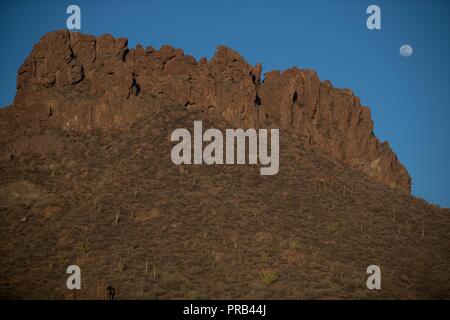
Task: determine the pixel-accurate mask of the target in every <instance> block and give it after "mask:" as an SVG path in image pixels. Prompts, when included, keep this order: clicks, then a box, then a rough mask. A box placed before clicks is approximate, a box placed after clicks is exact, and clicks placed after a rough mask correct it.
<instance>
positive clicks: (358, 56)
mask: <svg viewBox="0 0 450 320" xmlns="http://www.w3.org/2000/svg"><path fill="white" fill-rule="evenodd" d="M70 4H77V5H79V6H80V7H81V15H82V25H81V27H82V30H81V31H82V32H84V33H89V34H94V35H101V34H103V33H111V34H112V35H114V36H123V37H127V38H128V39H129V46H130V47H134V46H135V45H136V44H137V43H140V44H143V45H144V46H146V45H153V46H154V47H160V46H161V45H163V44H171V45H173V46H175V47H180V48H183V49H184V51H185V52H186V53H188V54H192V55H193V56H195V57H196V58H200V57H202V56H206V57H208V58H210V57H211V56H212V55H213V54H214V51H215V48H216V47H217V45H220V44H224V45H227V46H230V47H232V48H233V49H235V50H237V51H239V52H240V53H241V54H242V55H243V56H244V57H245V58H246V59H247V61H248V62H250V63H252V64H255V63H257V62H261V63H262V65H263V68H264V70H263V71H268V70H273V69H279V70H280V69H286V68H289V67H291V66H294V65H296V66H298V67H300V68H312V69H315V70H316V71H317V72H318V74H319V76H320V78H321V79H322V80H325V79H328V80H331V82H332V83H333V85H334V86H335V87H341V88H351V89H352V90H353V91H354V92H355V94H356V95H358V96H359V97H360V98H361V101H362V103H363V105H366V106H369V107H370V108H371V110H372V117H373V120H374V122H375V134H376V135H377V136H378V137H379V138H380V139H381V140H387V141H389V143H390V145H391V146H392V148H393V149H394V151H395V152H396V153H397V155H398V157H399V159H400V160H401V162H402V163H403V164H404V165H405V166H406V167H407V169H408V171H409V173H410V175H411V176H412V179H413V194H414V195H416V196H420V197H422V198H425V199H426V200H428V201H430V202H432V203H435V204H439V205H441V206H447V207H448V206H449V205H450V188H449V181H450V169H449V166H448V164H449V163H450V152H449V143H448V138H449V136H450V135H449V133H450V128H449V120H450V90H449V89H450V61H449V58H450V54H449V53H450V51H449V50H450V43H449V39H450V34H449V33H450V1H446V0H431V1H420V0H417V1H414V0H410V1H406V0H403V1H402V0H396V1H384V0H383V1H380V0H378V1H375V0H371V1H365V0H353V1H352V0H334V1H333V0H328V1H325V0H308V1H300V0H295V1H294V0H293V1H282V0H279V1H263V0H257V1H256V0H255V1H253V0H250V1H211V0H208V1H206V0H205V1H132V0H131V1H31V0H29V1H20V0H18V1H2V2H1V4H0V13H1V19H0V43H2V50H0V61H1V62H0V63H1V70H2V73H1V75H0V105H1V106H6V105H8V104H10V103H11V102H12V100H13V97H14V94H15V81H16V72H17V69H18V67H19V66H20V65H21V64H22V62H23V60H24V59H25V57H26V56H27V55H28V54H29V52H30V50H31V48H32V46H33V44H34V43H36V42H37V41H38V40H39V38H40V37H41V36H42V35H43V34H44V33H46V32H49V31H53V30H56V29H62V28H65V21H66V18H67V14H66V8H67V6H68V5H70ZM370 4H377V5H379V6H380V7H381V19H382V21H381V27H382V29H381V30H375V31H371V30H368V29H367V28H366V19H367V17H368V15H367V14H366V8H367V7H368V6H369V5H370ZM405 43H408V44H410V45H411V46H412V47H413V49H414V53H413V55H412V56H410V57H408V58H404V57H401V56H400V55H399V48H400V46H401V45H402V44H405Z"/></svg>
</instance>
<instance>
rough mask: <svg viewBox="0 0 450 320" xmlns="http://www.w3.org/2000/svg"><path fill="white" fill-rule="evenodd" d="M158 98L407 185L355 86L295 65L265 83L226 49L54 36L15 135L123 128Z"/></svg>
mask: <svg viewBox="0 0 450 320" xmlns="http://www.w3.org/2000/svg"><path fill="white" fill-rule="evenodd" d="M162 102H164V103H162ZM156 104H158V105H160V106H161V105H164V106H169V105H170V106H179V107H181V108H183V109H184V110H187V111H189V110H197V111H202V112H204V114H205V115H206V116H208V117H212V118H221V119H224V120H227V121H229V122H230V123H231V124H233V125H235V126H236V127H280V128H281V129H282V130H284V131H289V132H291V133H292V134H295V135H297V136H298V138H299V139H304V140H305V141H307V142H308V143H310V144H311V145H315V146H317V147H319V148H320V149H321V150H323V151H325V152H326V153H328V154H330V155H332V156H333V157H335V158H337V159H339V160H342V161H343V162H344V163H347V164H349V165H351V166H352V167H354V168H357V169H360V170H362V171H363V172H365V173H367V174H368V175H369V176H371V177H373V178H374V179H376V180H378V181H381V182H383V183H385V184H387V185H389V186H391V187H394V188H397V189H400V190H403V191H405V192H409V191H410V185H411V180H410V177H409V175H408V173H407V171H406V169H405V168H404V167H403V165H402V164H401V163H400V162H399V161H398V159H397V157H396V155H395V154H394V152H393V151H392V150H391V148H390V147H389V145H388V143H387V142H383V143H381V142H380V141H379V140H378V139H377V138H376V137H375V136H374V134H373V122H372V120H371V117H370V110H369V109H368V108H367V107H364V106H361V104H360V100H359V98H358V97H356V96H354V95H353V93H352V92H351V91H350V90H348V89H336V88H333V87H332V85H331V83H330V82H329V81H320V79H319V77H318V76H317V74H316V73H315V72H314V71H312V70H301V69H298V68H295V67H294V68H291V69H288V70H285V71H281V72H280V71H271V72H268V73H266V74H265V77H264V79H263V78H262V67H261V65H260V64H257V65H256V66H251V65H249V64H248V63H247V62H246V61H245V60H244V59H243V58H242V57H241V56H240V55H239V54H238V53H237V52H235V51H233V50H231V49H229V48H226V47H223V46H220V47H218V49H217V52H216V53H215V55H214V57H213V58H212V59H211V60H210V61H207V60H206V59H205V58H202V59H200V60H199V61H196V59H194V58H193V57H192V56H189V55H185V54H184V53H183V51H182V50H180V49H175V48H172V47H170V46H163V47H161V48H160V50H155V49H154V48H153V47H147V48H144V47H142V46H140V45H138V46H137V47H136V48H135V49H129V48H128V46H127V40H126V39H124V38H119V39H115V38H113V37H112V36H110V35H103V36H101V37H94V36H90V35H84V34H80V33H73V32H68V31H56V32H52V33H48V34H46V35H45V36H44V37H42V39H41V40H40V42H39V43H37V44H36V45H35V46H34V48H33V50H32V52H31V54H30V55H29V56H28V57H27V59H26V60H25V62H24V64H23V65H22V66H21V67H20V69H19V72H18V78H17V94H16V97H15V99H14V102H13V105H12V106H11V107H10V108H11V109H13V110H14V115H15V125H16V127H17V128H18V129H17V130H16V134H17V135H18V136H24V135H25V136H30V135H33V132H37V131H38V130H40V129H41V128H43V127H60V128H64V129H67V130H77V131H88V130H91V129H94V128H101V129H118V130H121V129H126V128H127V127H128V126H129V125H130V124H131V123H132V122H133V121H135V120H136V119H138V118H139V116H140V115H142V114H145V113H146V112H148V110H149V109H151V108H152V107H154V106H155V105H156ZM9 113H11V112H9ZM17 141H18V140H17ZM281 147H282V146H281Z"/></svg>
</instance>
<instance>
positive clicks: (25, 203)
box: [0, 110, 450, 299]
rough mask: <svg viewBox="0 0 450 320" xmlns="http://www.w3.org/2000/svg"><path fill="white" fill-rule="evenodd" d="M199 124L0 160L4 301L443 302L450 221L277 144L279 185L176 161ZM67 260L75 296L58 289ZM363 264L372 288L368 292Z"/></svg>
mask: <svg viewBox="0 0 450 320" xmlns="http://www.w3.org/2000/svg"><path fill="white" fill-rule="evenodd" d="M201 116H202V115H199V114H193V113H183V112H180V111H177V112H171V111H170V110H167V111H164V112H159V113H155V114H152V116H151V117H148V118H145V119H143V120H142V121H139V122H137V123H136V124H134V125H133V126H131V127H130V129H129V130H128V131H126V132H117V133H114V132H111V133H104V132H97V131H92V132H89V133H74V132H67V131H62V130H56V129H48V132H47V133H46V134H48V135H49V136H51V137H53V138H54V139H57V140H58V141H60V142H61V143H62V145H64V150H63V152H61V153H58V152H53V151H51V150H50V151H49V152H48V153H46V154H41V155H39V154H23V155H21V156H16V157H14V159H10V160H7V161H2V162H0V176H1V179H0V255H1V257H2V258H1V260H0V296H1V297H2V298H21V299H23V298H51V299H55V298H63V299H104V297H105V294H106V288H107V287H108V286H112V287H114V288H115V289H116V290H117V299H130V298H138V299H212V298H219V299H224V298H237V299H241V298H250V299H253V298H255V299H322V298H324V299H325V298H340V299H346V298H374V299H376V298H449V297H450V296H449V294H450V279H449V277H450V264H449V262H450V251H449V250H448V247H449V244H450V215H449V214H450V213H449V210H448V209H441V208H438V207H436V206H432V205H429V204H427V203H425V202H424V201H422V200H420V199H417V198H414V197H411V196H409V195H407V194H405V193H402V192H399V191H394V190H391V189H389V188H388V187H386V186H385V185H382V184H380V183H377V182H374V181H373V180H371V179H369V178H367V177H366V176H365V175H364V174H362V173H360V172H358V171H356V170H353V169H350V168H349V167H348V166H346V165H344V164H342V163H340V162H339V161H337V160H334V159H333V158H330V157H328V156H326V155H324V154H322V153H320V152H319V151H317V150H316V149H314V148H312V147H310V146H308V145H307V144H304V143H303V142H301V141H299V140H298V139H295V138H293V137H290V136H289V134H287V133H286V134H285V133H283V132H281V136H280V138H281V155H280V160H281V163H280V172H279V173H278V174H277V175H275V176H261V175H260V174H259V169H258V168H257V167H255V166H244V165H243V166H175V165H173V164H172V162H171V161H170V150H171V146H172V144H171V143H170V140H169V138H170V132H171V130H172V129H173V128H177V127H190V126H191V125H192V121H193V119H198V118H199V117H201ZM204 124H205V125H208V124H209V125H211V126H212V125H213V124H212V123H209V122H208V119H204ZM218 126H222V127H224V128H225V127H227V124H226V123H217V122H214V127H218ZM70 264H76V265H78V266H80V268H81V270H82V290H80V291H69V290H67V288H66V286H65V281H66V278H67V274H66V268H67V266H68V265H70ZM370 264H377V265H379V266H380V267H381V270H382V279H383V280H382V290H380V291H369V290H367V288H366V286H365V281H366V279H367V275H366V273H365V271H366V268H367V266H368V265H370Z"/></svg>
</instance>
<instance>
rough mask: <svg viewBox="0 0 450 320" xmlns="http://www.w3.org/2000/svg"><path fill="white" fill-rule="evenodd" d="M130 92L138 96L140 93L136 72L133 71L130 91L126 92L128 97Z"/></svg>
mask: <svg viewBox="0 0 450 320" xmlns="http://www.w3.org/2000/svg"><path fill="white" fill-rule="evenodd" d="M131 93H133V94H134V95H135V96H138V95H139V94H140V93H141V87H140V86H139V84H138V83H137V81H136V74H134V73H133V76H132V80H131V86H130V91H129V93H128V97H127V98H129V97H130V95H131Z"/></svg>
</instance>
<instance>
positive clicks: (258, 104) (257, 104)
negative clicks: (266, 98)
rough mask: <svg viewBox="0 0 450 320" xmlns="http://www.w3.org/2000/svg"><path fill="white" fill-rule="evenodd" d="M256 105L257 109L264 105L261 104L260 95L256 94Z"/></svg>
mask: <svg viewBox="0 0 450 320" xmlns="http://www.w3.org/2000/svg"><path fill="white" fill-rule="evenodd" d="M254 103H255V107H257V108H258V107H259V106H261V104H262V102H261V97H260V96H259V95H258V93H256V95H255V100H254Z"/></svg>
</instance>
